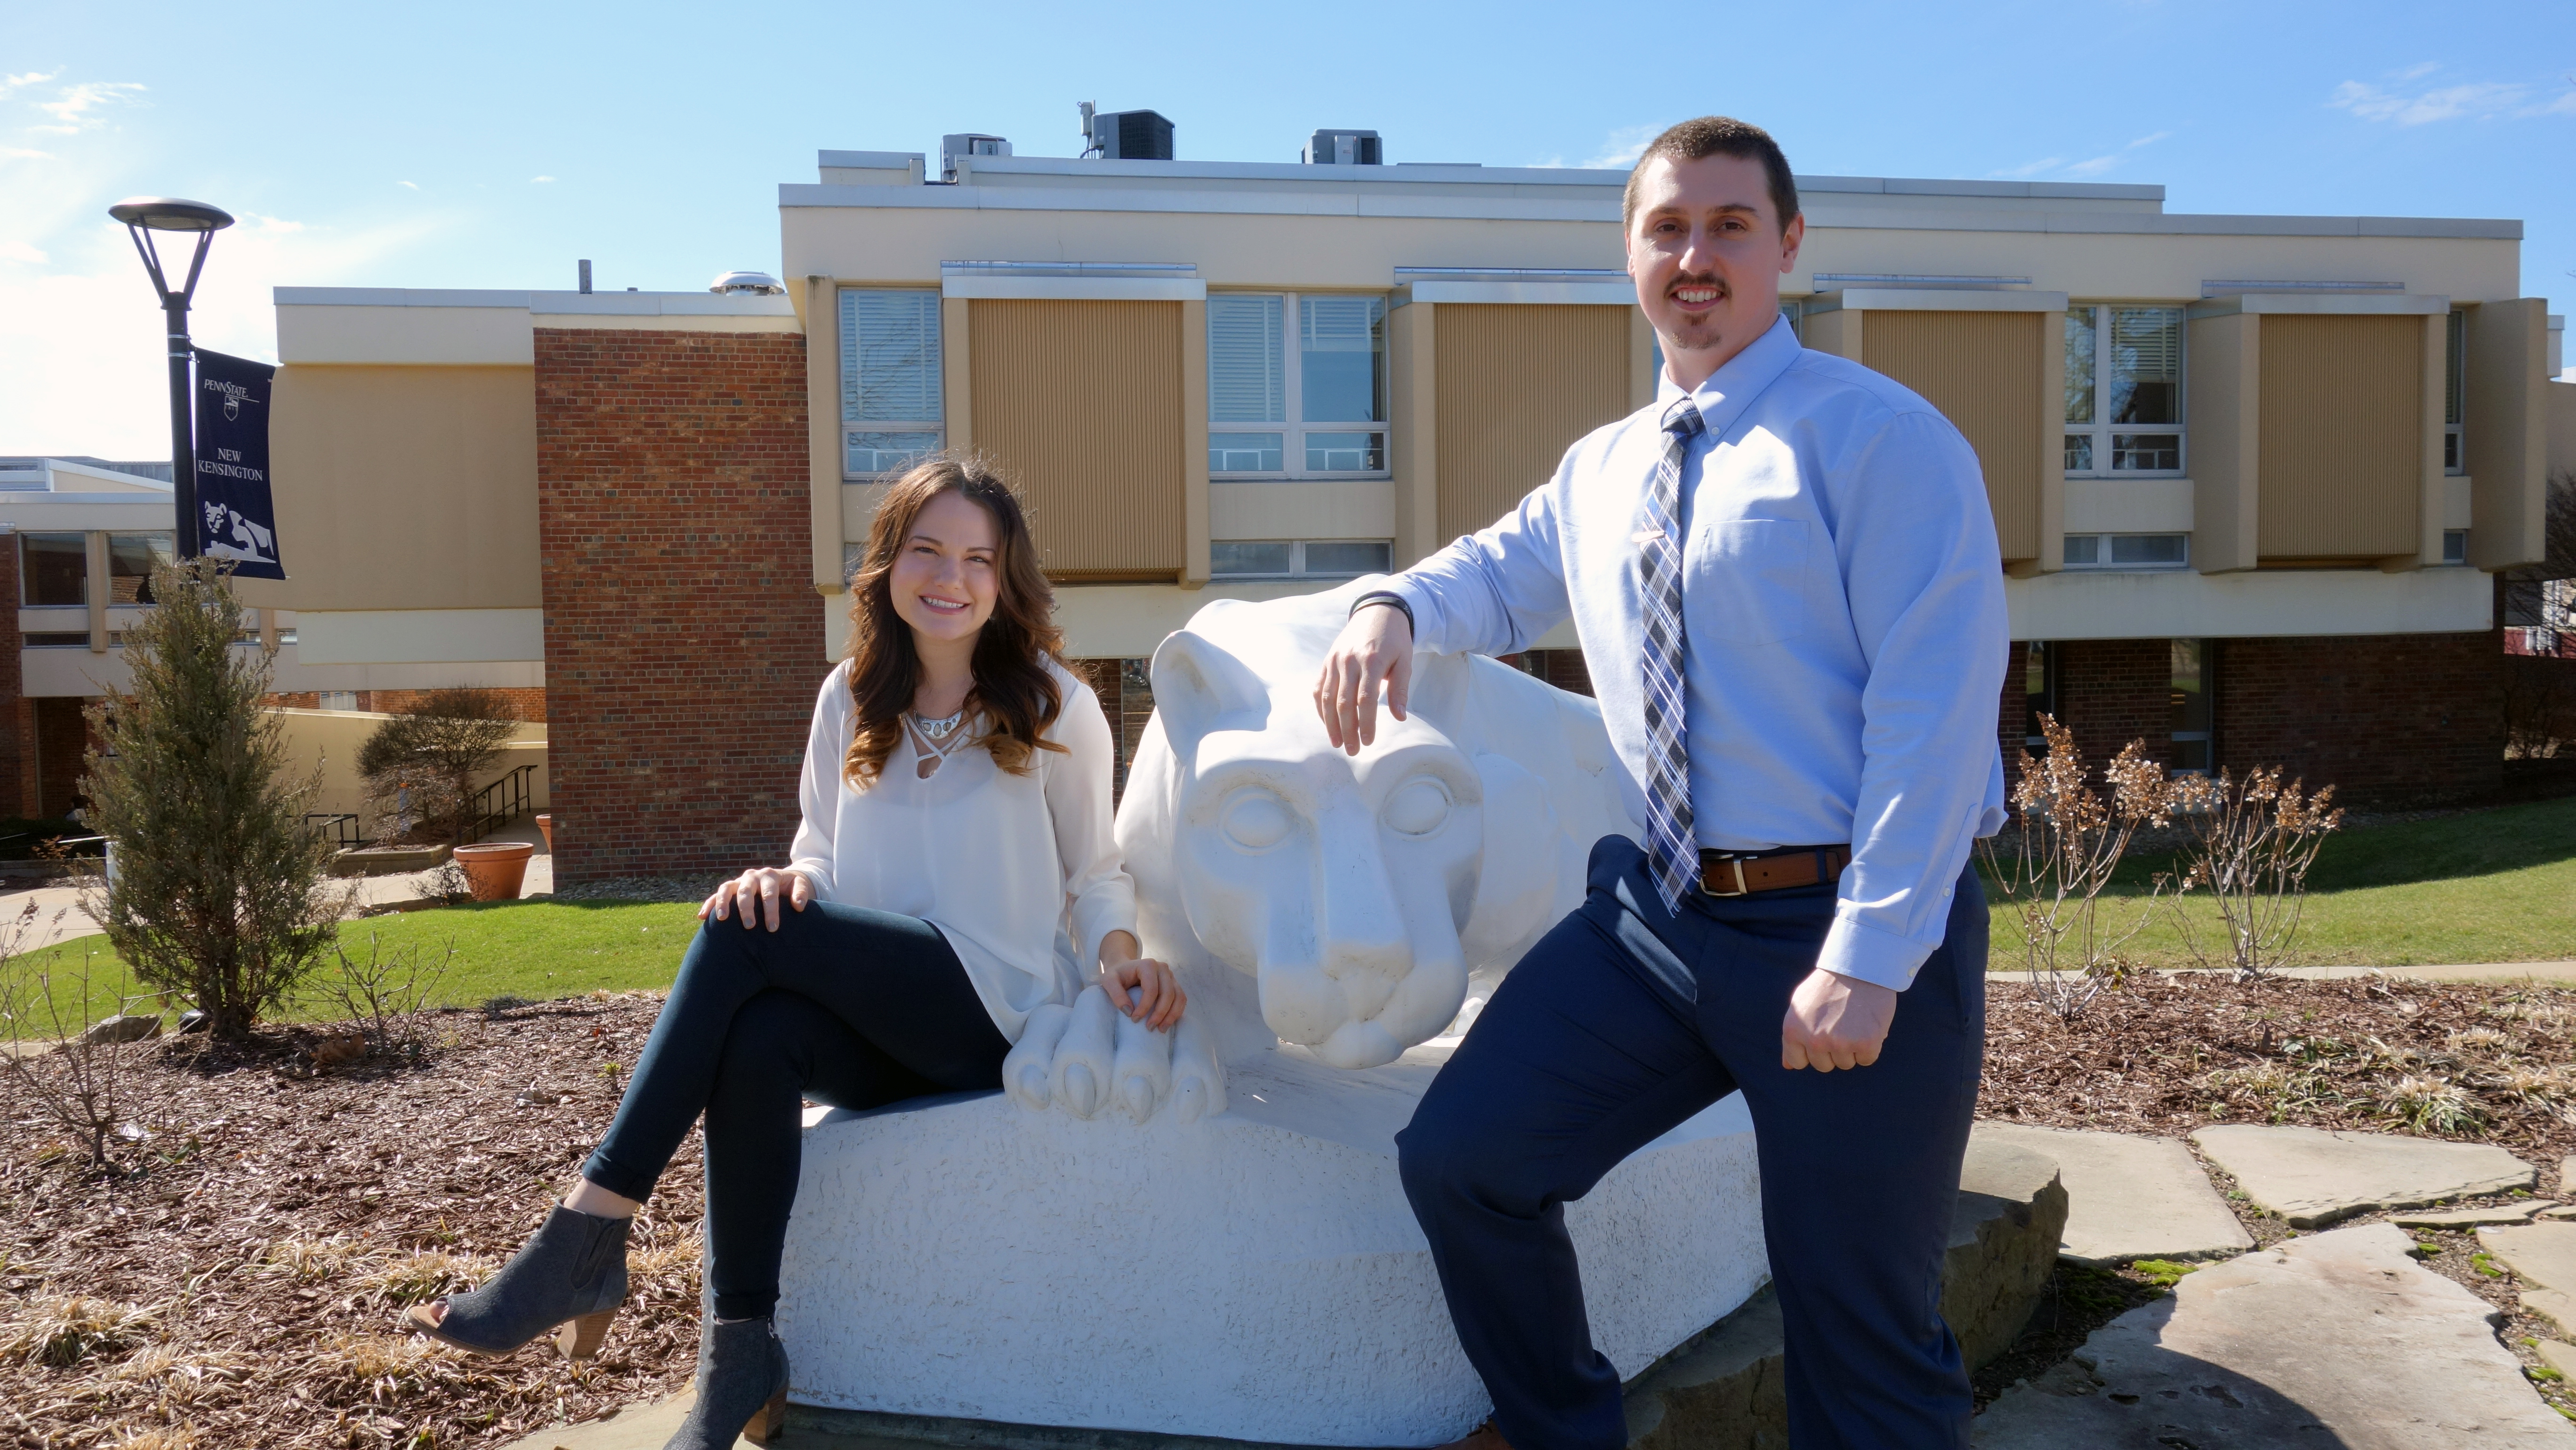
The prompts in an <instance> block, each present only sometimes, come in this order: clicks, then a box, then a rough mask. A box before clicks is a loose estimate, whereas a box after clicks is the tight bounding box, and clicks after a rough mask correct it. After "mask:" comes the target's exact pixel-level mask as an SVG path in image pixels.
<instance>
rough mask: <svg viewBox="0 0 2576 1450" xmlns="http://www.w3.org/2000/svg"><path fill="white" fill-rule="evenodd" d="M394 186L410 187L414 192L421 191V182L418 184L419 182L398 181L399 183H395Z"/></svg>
mask: <svg viewBox="0 0 2576 1450" xmlns="http://www.w3.org/2000/svg"><path fill="white" fill-rule="evenodd" d="M394 185H396V186H408V187H410V188H411V189H412V190H414V191H418V190H420V183H419V182H417V181H397V182H395V183H394Z"/></svg>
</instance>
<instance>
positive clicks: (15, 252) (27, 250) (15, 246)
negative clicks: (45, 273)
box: [0, 238, 45, 267]
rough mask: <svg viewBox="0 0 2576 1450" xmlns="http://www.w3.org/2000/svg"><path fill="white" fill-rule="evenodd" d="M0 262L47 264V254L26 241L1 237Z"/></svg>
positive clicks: (33, 265) (34, 265) (31, 264)
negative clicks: (14, 240) (15, 240)
mask: <svg viewBox="0 0 2576 1450" xmlns="http://www.w3.org/2000/svg"><path fill="white" fill-rule="evenodd" d="M0 262H24V263H26V264H27V265H29V266H31V267H41V266H43V265H45V254H44V253H42V252H40V251H37V250H36V249H35V248H34V247H31V246H29V245H27V244H26V243H25V242H13V241H10V240H8V239H6V238H0Z"/></svg>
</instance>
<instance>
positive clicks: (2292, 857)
mask: <svg viewBox="0 0 2576 1450" xmlns="http://www.w3.org/2000/svg"><path fill="white" fill-rule="evenodd" d="M2173 786H2174V808H2175V811H2176V814H2177V815H2179V816H2180V817H2181V818H2182V819H2183V820H2184V821H2185V822H2186V824H2187V828H2188V829H2189V831H2190V833H2191V838H2192V839H2191V843H2190V844H2189V845H2188V846H2186V847H2185V848H2184V858H2185V861H2184V866H2183V870H2182V875H2181V879H2180V882H2179V886H2178V889H2177V891H2176V892H2175V894H2174V896H2173V897H2172V901H2173V906H2174V911H2173V917H2174V921H2175V924H2176V927H2177V929H2178V930H2179V932H2180V934H2181V936H2182V942H2183V949H2184V950H2185V951H2188V952H2190V953H2191V956H2192V959H2193V960H2194V961H2196V962H2198V963H2200V964H2201V965H2202V966H2204V967H2213V966H2218V965H2221V964H2224V965H2226V966H2228V967H2232V968H2233V969H2234V970H2235V972H2236V974H2237V976H2238V977H2239V978H2240V979H2251V978H2254V977H2259V976H2261V975H2262V974H2264V973H2265V972H2269V971H2273V970H2276V969H2278V968H2280V967H2282V966H2285V965H2287V964H2288V962H2289V959H2290V947H2291V944H2292V943H2293V942H2294V941H2295V940H2296V939H2297V937H2298V933H2299V918H2300V915H2301V913H2302V912H2303V911H2304V909H2305V907H2306V904H2307V894H2308V869H2309V868H2310V867H2312V866H2314V865H2315V864H2316V860H2317V852H2318V850H2319V849H2321V848H2322V847H2323V846H2324V845H2325V838H2326V837H2327V835H2329V834H2330V833H2332V832H2335V831H2338V830H2341V829H2342V828H2343V812H2342V811H2340V810H2337V809H2335V808H2334V787H2333V786H2327V787H2325V788H2324V789H2322V790H2320V791H2318V792H2317V793H2316V794H2315V795H2313V796H2311V795H2308V794H2307V793H2306V791H2305V790H2304V786H2305V782H2304V781H2299V780H2293V781H2291V782H2290V783H2289V784H2287V785H2283V784H2282V783H2281V768H2280V767H2279V766H2277V765H2259V766H2256V767H2254V768H2253V769H2252V770H2249V771H2247V772H2246V773H2245V778H2244V779H2243V780H2238V779H2236V778H2235V777H2234V776H2233V775H2231V774H2229V773H2228V772H2226V771H2223V770H2222V771H2220V772H2219V773H2218V776H2217V778H2216V779H2214V780H2212V779H2208V778H2206V777H2197V776H2186V777H2182V778H2179V779H2177V780H2175V781H2174V782H2173ZM2195 890H2206V891H2208V893H2209V895H2210V899H2211V901H2212V902H2213V903H2214V904H2215V905H2216V906H2217V908H2218V916H2219V923H2220V926H2221V927H2222V928H2223V929H2224V930H2225V932H2226V934H2227V940H2226V942H2225V943H2224V944H2223V945H2222V944H2218V943H2213V942H2211V941H2210V940H2209V937H2210V932H2209V930H2208V928H2207V927H2206V925H2205V924H2203V923H2201V922H2197V921H2194V920H2193V919H2192V917H2191V913H2189V912H2188V911H2185V910H2184V909H2183V902H2184V899H2185V898H2186V897H2187V896H2188V895H2189V894H2190V893H2191V892H2193V891H2195Z"/></svg>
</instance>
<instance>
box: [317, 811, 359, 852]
mask: <svg viewBox="0 0 2576 1450" xmlns="http://www.w3.org/2000/svg"><path fill="white" fill-rule="evenodd" d="M304 829H306V830H308V831H311V832H313V833H314V834H316V835H323V834H328V835H329V836H330V837H331V844H332V845H334V846H339V847H341V848H343V849H348V848H353V847H357V846H361V845H364V844H366V839H365V836H364V834H363V833H362V832H360V831H359V829H358V818H357V817H356V816H355V815H353V814H351V813H350V812H348V811H307V812H305V813H304Z"/></svg>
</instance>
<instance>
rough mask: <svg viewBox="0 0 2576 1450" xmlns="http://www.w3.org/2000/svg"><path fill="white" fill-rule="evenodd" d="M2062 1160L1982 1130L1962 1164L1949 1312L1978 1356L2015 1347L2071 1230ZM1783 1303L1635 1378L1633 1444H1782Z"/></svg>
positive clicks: (1631, 1389)
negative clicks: (2067, 1228)
mask: <svg viewBox="0 0 2576 1450" xmlns="http://www.w3.org/2000/svg"><path fill="white" fill-rule="evenodd" d="M2066 1205H2067V1194H2066V1189H2065V1186H2064V1185H2063V1184H2062V1183H2060V1182H2059V1181H2058V1174H2057V1165H2056V1164H2055V1163H2054V1162H2052V1161H2051V1160H2049V1159H2046V1158H2043V1157H2041V1156H2040V1155H2038V1154H2037V1153H2034V1152H2032V1151H2030V1150H2029V1149H2027V1148H2023V1147H2021V1146H2019V1145H2017V1144H2012V1143H2006V1142H2003V1141H2000V1140H1999V1139H1996V1138H1994V1137H1991V1136H1989V1135H1986V1134H1984V1133H1979V1134H1978V1135H1977V1136H1975V1137H1973V1138H1971V1139H1970V1140H1969V1144H1968V1157H1967V1161H1966V1162H1965V1163H1964V1164H1963V1165H1961V1169H1960V1173H1959V1200H1958V1205H1957V1207H1956V1208H1955V1209H1954V1210H1953V1211H1952V1216H1951V1220H1950V1254H1949V1257H1948V1259H1947V1260H1946V1261H1945V1262H1944V1263H1943V1265H1942V1284H1941V1313H1942V1317H1944V1318H1945V1319H1947V1320H1949V1322H1950V1327H1951V1331H1952V1332H1953V1333H1954V1334H1956V1335H1957V1336H1958V1338H1959V1348H1960V1352H1961V1353H1962V1354H1963V1355H1965V1356H1966V1358H1967V1360H1968V1363H1969V1364H1970V1366H1972V1367H1973V1366H1977V1365H1982V1364H1984V1363H1985V1362H1986V1361H1988V1360H1990V1359H1993V1358H1994V1357H1995V1356H1996V1355H1998V1354H2001V1353H2002V1352H2003V1351H2004V1350H2005V1349H2007V1348H2009V1347H2011V1344H2012V1341H2013V1339H2014V1337H2015V1336H2017V1335H2018V1334H2020V1333H2021V1328H2022V1325H2023V1324H2025V1323H2027V1322H2028V1321H2029V1319H2030V1313H2031V1310H2032V1309H2033V1308H2034V1307H2035V1306H2036V1305H2037V1304H2038V1302H2039V1293H2040V1290H2041V1289H2042V1288H2043V1287H2044V1286H2045V1285H2046V1284H2047V1282H2048V1275H2049V1272H2050V1270H2051V1269H2052V1268H2053V1267H2054V1264H2055V1261H2056V1257H2057V1254H2056V1247H2057V1242H2058V1239H2059V1237H2060V1236H2061V1235H2062V1234H2063V1233H2064V1232H2065V1223H2066ZM1780 1342H1781V1333H1780V1305H1779V1301H1778V1300H1777V1299H1776V1298H1775V1297H1773V1294H1772V1291H1771V1290H1770V1289H1769V1288H1768V1287H1767V1286H1766V1287H1765V1288H1764V1289H1763V1291H1762V1292H1761V1293H1760V1294H1758V1295H1756V1296H1754V1298H1753V1299H1752V1300H1751V1301H1749V1302H1747V1303H1746V1304H1745V1306H1744V1307H1743V1308H1742V1309H1739V1310H1737V1311H1736V1312H1735V1313H1734V1314H1732V1315H1729V1316H1728V1317H1727V1318H1726V1319H1725V1320H1724V1321H1723V1322H1721V1323H1719V1324H1718V1325H1716V1326H1715V1327H1713V1328H1712V1329H1710V1330H1709V1332H1708V1333H1706V1334H1704V1335H1701V1336H1700V1337H1698V1338H1697V1339H1695V1340H1693V1341H1692V1342H1691V1343H1689V1344H1687V1345H1684V1346H1683V1347H1682V1348H1680V1349H1678V1350H1676V1351H1674V1352H1673V1353H1672V1354H1670V1355H1667V1356H1666V1357H1665V1358H1664V1359H1663V1360H1662V1361H1661V1362H1659V1363H1657V1364H1656V1365H1655V1366H1654V1367H1653V1368H1652V1369H1649V1370H1648V1371H1646V1372H1645V1373H1644V1374H1642V1375H1639V1376H1638V1377H1636V1378H1635V1379H1634V1380H1632V1381H1630V1382H1629V1385H1628V1392H1627V1409H1628V1443H1629V1447H1630V1450H1784V1447H1786V1446H1787V1445H1788V1443H1789V1441H1788V1433H1789V1430H1788V1415H1789V1409H1788V1400H1787V1397H1786V1394H1785V1392H1784V1385H1783V1382H1782V1379H1781V1348H1780Z"/></svg>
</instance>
